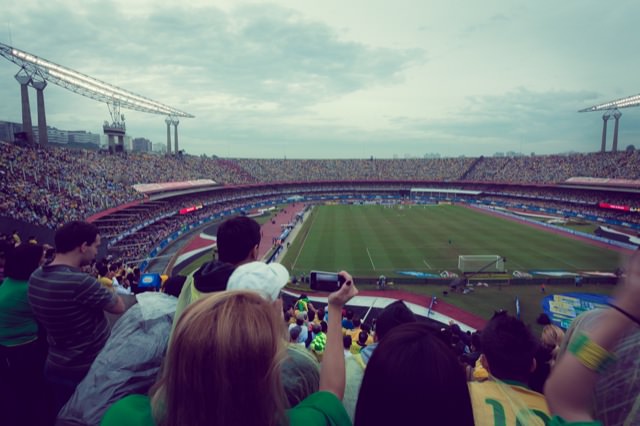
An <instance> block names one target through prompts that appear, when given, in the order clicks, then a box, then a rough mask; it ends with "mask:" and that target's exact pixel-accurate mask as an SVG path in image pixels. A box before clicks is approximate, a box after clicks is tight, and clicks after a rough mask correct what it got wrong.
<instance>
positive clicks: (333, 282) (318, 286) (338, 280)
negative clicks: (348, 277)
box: [309, 271, 345, 293]
mask: <svg viewBox="0 0 640 426" xmlns="http://www.w3.org/2000/svg"><path fill="white" fill-rule="evenodd" d="M344 282H345V278H344V277H343V276H342V275H338V274H337V273H335V272H322V271H311V272H310V273H309V285H310V287H311V290H318V291H327V292H329V293H332V292H334V291H336V290H338V289H339V288H340V286H341V285H342V284H344Z"/></svg>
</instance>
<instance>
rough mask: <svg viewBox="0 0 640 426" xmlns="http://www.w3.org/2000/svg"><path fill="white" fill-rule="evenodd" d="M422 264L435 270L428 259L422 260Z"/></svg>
mask: <svg viewBox="0 0 640 426" xmlns="http://www.w3.org/2000/svg"><path fill="white" fill-rule="evenodd" d="M422 262H423V263H424V264H425V265H427V268H429V269H433V268H432V267H431V265H429V263H428V262H427V259H422Z"/></svg>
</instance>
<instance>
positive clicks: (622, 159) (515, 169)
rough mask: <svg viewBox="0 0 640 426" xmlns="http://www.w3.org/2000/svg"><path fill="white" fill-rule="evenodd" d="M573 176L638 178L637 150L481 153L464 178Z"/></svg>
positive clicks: (557, 178) (544, 180) (498, 179)
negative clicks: (518, 154) (513, 154)
mask: <svg viewBox="0 0 640 426" xmlns="http://www.w3.org/2000/svg"><path fill="white" fill-rule="evenodd" d="M575 176H589V177H600V178H614V179H616V178H619V179H640V152H639V151H633V152H617V153H616V152H604V153H589V154H579V153H576V154H570V155H545V156H532V157H483V158H482V159H481V161H479V162H478V164H477V165H476V166H475V167H474V168H473V170H471V171H470V172H469V173H468V175H467V176H466V178H465V179H466V180H471V181H483V182H510V183H533V184H535V183H558V182H563V181H565V180H567V179H569V178H571V177H575Z"/></svg>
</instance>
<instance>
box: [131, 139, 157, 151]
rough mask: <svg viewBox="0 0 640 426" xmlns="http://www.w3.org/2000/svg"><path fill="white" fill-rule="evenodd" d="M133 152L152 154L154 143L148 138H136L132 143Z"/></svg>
mask: <svg viewBox="0 0 640 426" xmlns="http://www.w3.org/2000/svg"><path fill="white" fill-rule="evenodd" d="M131 150H132V151H136V152H152V151H153V143H152V142H151V141H150V140H149V139H147V138H134V139H133V140H132V141H131Z"/></svg>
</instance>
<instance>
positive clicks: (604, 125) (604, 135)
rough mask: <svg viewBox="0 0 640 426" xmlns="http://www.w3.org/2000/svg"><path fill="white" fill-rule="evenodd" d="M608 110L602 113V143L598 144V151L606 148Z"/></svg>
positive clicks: (603, 150)
mask: <svg viewBox="0 0 640 426" xmlns="http://www.w3.org/2000/svg"><path fill="white" fill-rule="evenodd" d="M609 117H611V116H610V115H609V113H608V112H606V113H604V115H603V116H602V145H601V146H600V152H605V151H606V150H607V121H608V120H609Z"/></svg>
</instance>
